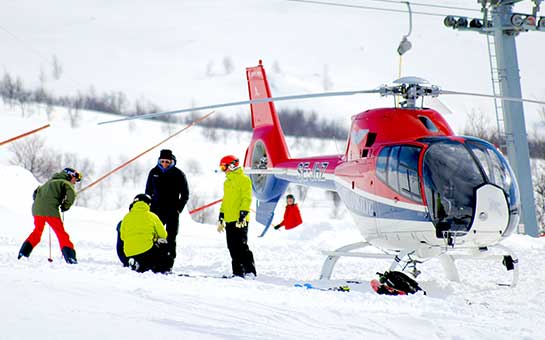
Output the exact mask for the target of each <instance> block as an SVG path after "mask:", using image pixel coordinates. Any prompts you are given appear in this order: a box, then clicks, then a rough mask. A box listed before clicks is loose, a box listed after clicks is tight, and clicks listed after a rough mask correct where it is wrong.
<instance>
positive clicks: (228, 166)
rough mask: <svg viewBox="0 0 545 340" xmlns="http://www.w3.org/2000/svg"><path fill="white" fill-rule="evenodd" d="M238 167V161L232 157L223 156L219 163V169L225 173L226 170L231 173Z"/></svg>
mask: <svg viewBox="0 0 545 340" xmlns="http://www.w3.org/2000/svg"><path fill="white" fill-rule="evenodd" d="M239 166H240V163H239V160H238V158H237V157H235V156H233V155H229V156H225V157H223V158H222V159H221V161H220V169H221V171H223V172H225V171H227V170H230V171H233V170H236V169H238V168H239Z"/></svg>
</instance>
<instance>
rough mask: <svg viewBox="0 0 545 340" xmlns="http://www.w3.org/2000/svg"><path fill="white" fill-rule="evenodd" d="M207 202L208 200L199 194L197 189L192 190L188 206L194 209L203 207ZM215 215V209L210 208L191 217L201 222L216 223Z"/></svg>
mask: <svg viewBox="0 0 545 340" xmlns="http://www.w3.org/2000/svg"><path fill="white" fill-rule="evenodd" d="M206 203H207V202H205V201H204V199H203V198H202V197H201V196H200V195H199V194H198V191H197V190H192V191H191V195H190V196H189V202H188V203H187V208H188V209H189V210H193V209H196V208H199V207H202V206H203V205H205V204H206ZM214 215H215V214H214V209H212V208H208V209H204V210H201V211H199V212H197V213H195V214H193V215H191V218H192V219H193V220H194V221H195V222H199V223H214V222H215V218H214Z"/></svg>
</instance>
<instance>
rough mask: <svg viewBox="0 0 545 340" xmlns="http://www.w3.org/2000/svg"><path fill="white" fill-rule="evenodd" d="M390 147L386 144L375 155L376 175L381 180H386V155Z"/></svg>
mask: <svg viewBox="0 0 545 340" xmlns="http://www.w3.org/2000/svg"><path fill="white" fill-rule="evenodd" d="M390 149H391V148H390V147H389V146H387V147H385V148H383V149H382V150H380V153H379V154H378V157H377V177H378V178H380V179H381V180H382V181H383V182H386V165H387V164H388V155H389V154H390Z"/></svg>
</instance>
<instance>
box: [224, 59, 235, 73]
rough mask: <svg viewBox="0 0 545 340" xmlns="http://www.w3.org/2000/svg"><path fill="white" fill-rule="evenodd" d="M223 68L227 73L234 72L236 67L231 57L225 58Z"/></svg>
mask: <svg viewBox="0 0 545 340" xmlns="http://www.w3.org/2000/svg"><path fill="white" fill-rule="evenodd" d="M223 69H224V70H225V75H229V74H231V73H233V70H234V69H235V65H234V63H233V59H232V58H231V57H224V58H223Z"/></svg>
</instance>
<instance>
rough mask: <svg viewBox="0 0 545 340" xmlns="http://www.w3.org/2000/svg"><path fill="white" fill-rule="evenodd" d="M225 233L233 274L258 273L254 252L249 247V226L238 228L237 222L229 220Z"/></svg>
mask: <svg viewBox="0 0 545 340" xmlns="http://www.w3.org/2000/svg"><path fill="white" fill-rule="evenodd" d="M225 233H226V237H227V248H228V249H229V253H230V254H231V265H232V267H233V275H235V276H241V277H244V275H246V274H250V273H252V274H254V275H256V270H255V264H254V254H252V252H251V251H250V248H249V247H248V227H245V228H237V227H236V222H229V223H226V225H225Z"/></svg>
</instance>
